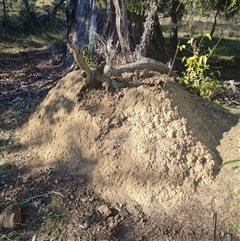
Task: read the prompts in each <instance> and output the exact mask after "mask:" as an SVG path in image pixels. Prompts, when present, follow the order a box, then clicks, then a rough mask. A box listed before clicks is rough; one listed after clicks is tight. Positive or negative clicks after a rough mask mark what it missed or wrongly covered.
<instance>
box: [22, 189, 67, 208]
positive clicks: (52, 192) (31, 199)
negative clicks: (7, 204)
mask: <svg viewBox="0 0 240 241" xmlns="http://www.w3.org/2000/svg"><path fill="white" fill-rule="evenodd" d="M50 194H57V195H59V196H61V197H63V195H62V194H61V193H60V192H55V191H51V192H47V193H44V194H41V195H37V196H34V197H31V198H29V199H27V200H26V201H24V202H23V203H21V205H24V204H26V203H28V202H30V201H33V199H36V198H40V197H44V196H47V195H50Z"/></svg>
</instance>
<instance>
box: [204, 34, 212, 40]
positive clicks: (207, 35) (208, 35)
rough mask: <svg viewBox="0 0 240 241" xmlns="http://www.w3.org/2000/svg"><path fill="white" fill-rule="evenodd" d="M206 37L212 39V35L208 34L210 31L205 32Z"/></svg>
mask: <svg viewBox="0 0 240 241" xmlns="http://www.w3.org/2000/svg"><path fill="white" fill-rule="evenodd" d="M204 36H205V37H206V38H208V39H209V40H212V36H211V35H210V33H205V35H204Z"/></svg>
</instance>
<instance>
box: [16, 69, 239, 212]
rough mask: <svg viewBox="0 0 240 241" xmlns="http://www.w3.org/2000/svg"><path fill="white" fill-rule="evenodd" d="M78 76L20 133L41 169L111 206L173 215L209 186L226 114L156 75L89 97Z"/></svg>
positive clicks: (229, 122)
mask: <svg viewBox="0 0 240 241" xmlns="http://www.w3.org/2000/svg"><path fill="white" fill-rule="evenodd" d="M81 81H82V78H81V72H80V71H74V72H72V73H70V74H69V75H67V76H66V77H64V78H63V79H61V81H60V82H59V83H58V85H57V86H56V87H54V88H53V89H52V90H51V91H50V92H49V94H48V96H47V97H46V99H45V100H44V101H43V102H42V104H41V105H40V106H39V108H38V110H37V112H36V113H35V114H34V115H33V116H32V117H31V119H30V120H29V122H28V123H27V125H25V126H24V127H23V128H22V130H21V137H20V143H21V144H22V146H23V147H25V148H27V150H28V152H29V153H30V154H36V155H37V156H38V157H39V163H36V165H43V166H50V167H52V166H55V167H56V168H59V169H62V170H65V171H66V172H69V173H71V174H76V175H77V174H84V175H87V176H88V178H89V182H91V184H92V186H93V187H94V189H95V191H97V192H98V193H99V194H100V195H101V196H102V197H103V198H107V199H108V200H110V201H112V202H130V201H132V203H133V204H134V203H137V204H140V205H141V206H143V207H149V208H153V207H164V208H169V207H172V206H173V205H176V204H177V203H178V202H179V201H181V200H185V199H187V198H188V197H190V196H191V195H192V194H193V193H194V192H195V191H196V188H197V187H198V186H203V185H206V184H210V183H211V182H212V180H213V179H214V178H215V176H216V174H217V173H218V169H219V165H220V164H221V162H222V160H221V157H220V156H219V154H218V152H217V151H216V147H217V146H218V145H219V140H220V139H221V138H222V135H223V133H224V132H226V131H228V130H229V129H230V127H231V126H232V125H233V124H234V123H233V121H234V120H233V118H231V119H230V118H228V117H229V116H228V114H227V113H226V112H225V111H223V110H222V109H219V108H217V107H214V106H212V105H210V104H209V103H207V102H206V103H205V102H203V101H201V100H199V99H198V98H196V97H194V96H192V95H191V94H189V93H188V92H187V91H185V90H184V89H183V88H182V87H180V86H178V85H177V84H176V83H174V82H173V81H172V80H171V79H168V78H163V77H162V76H161V75H159V74H157V73H155V74H154V75H153V76H152V77H151V78H147V79H144V80H140V81H139V82H138V83H131V84H129V87H126V88H122V89H120V90H118V91H113V92H106V91H104V90H87V91H86V92H85V93H84V94H83V96H80V97H79V87H80V85H81Z"/></svg>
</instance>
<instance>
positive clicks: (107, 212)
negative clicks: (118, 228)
mask: <svg viewBox="0 0 240 241" xmlns="http://www.w3.org/2000/svg"><path fill="white" fill-rule="evenodd" d="M98 212H99V213H101V214H102V215H103V216H105V217H107V216H109V215H110V214H111V213H112V212H111V210H110V209H109V207H108V206H107V205H104V204H103V205H101V206H99V207H98Z"/></svg>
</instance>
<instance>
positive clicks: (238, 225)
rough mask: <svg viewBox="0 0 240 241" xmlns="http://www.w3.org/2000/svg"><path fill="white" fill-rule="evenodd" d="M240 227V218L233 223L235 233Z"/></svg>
mask: <svg viewBox="0 0 240 241" xmlns="http://www.w3.org/2000/svg"><path fill="white" fill-rule="evenodd" d="M239 227H240V218H239V219H238V220H237V222H236V223H234V225H233V233H235V232H236V231H237V229H238V228H239Z"/></svg>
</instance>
